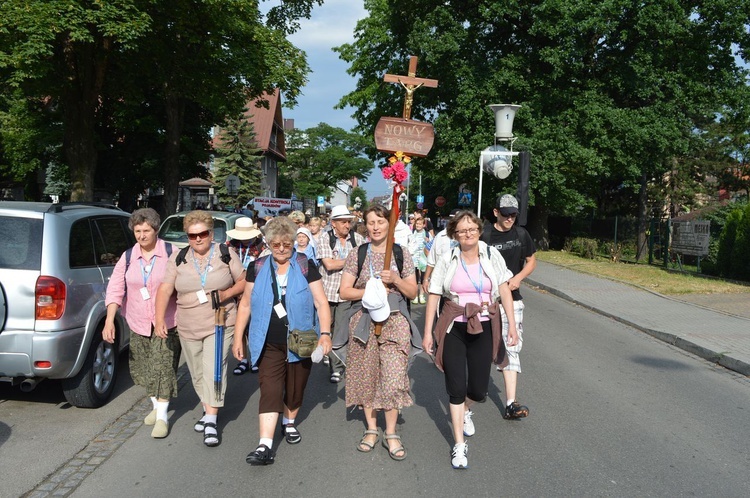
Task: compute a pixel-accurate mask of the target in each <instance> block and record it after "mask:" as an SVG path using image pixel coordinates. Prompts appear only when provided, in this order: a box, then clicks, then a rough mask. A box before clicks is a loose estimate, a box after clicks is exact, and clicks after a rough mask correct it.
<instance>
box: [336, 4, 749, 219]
mask: <svg viewBox="0 0 750 498" xmlns="http://www.w3.org/2000/svg"><path fill="white" fill-rule="evenodd" d="M365 7H366V9H367V10H368V12H369V16H368V17H367V18H365V19H362V20H361V21H360V22H359V23H358V24H357V28H356V32H355V41H354V42H353V43H351V44H346V45H342V46H341V47H338V48H337V50H338V52H339V54H340V57H341V58H342V59H343V60H345V61H347V62H349V63H350V69H349V72H350V74H352V75H354V76H357V77H358V82H357V86H356V89H355V90H354V91H353V92H351V93H349V94H348V95H346V96H344V98H342V99H341V101H340V103H339V105H340V106H342V107H343V106H347V105H349V106H353V107H354V108H355V109H356V111H355V117H356V119H357V120H358V130H359V131H361V132H363V133H369V132H371V131H372V129H373V127H374V124H375V122H376V121H377V119H378V118H379V117H380V116H398V115H400V105H401V102H402V99H403V90H402V89H400V87H398V86H396V85H391V84H385V83H383V82H382V78H383V73H384V72H388V73H394V74H404V72H405V68H406V63H407V62H406V61H407V58H408V56H409V55H416V56H418V57H419V66H418V70H417V75H418V76H423V77H428V78H436V79H439V87H438V88H437V89H424V90H419V91H418V92H417V93H416V96H415V103H414V109H413V117H414V119H421V120H429V121H433V122H434V125H435V134H436V143H435V146H434V148H433V151H432V153H431V154H430V156H429V158H428V160H429V162H430V168H429V170H425V171H424V173H425V175H426V176H427V179H428V180H429V181H435V182H437V183H446V179H448V180H452V181H453V183H455V182H456V180H457V179H462V180H463V179H466V180H469V185H470V186H472V187H476V186H477V183H478V175H477V174H476V173H475V170H476V163H477V158H478V155H479V152H480V151H481V150H482V149H484V148H485V147H487V146H488V145H491V144H492V143H493V140H494V138H493V134H494V133H493V132H494V126H493V124H494V116H493V114H492V111H491V110H490V109H489V108H488V105H489V104H493V103H501V102H508V103H511V102H512V103H518V104H522V106H523V107H522V108H521V109H520V110H519V112H518V114H517V115H516V119H515V125H514V133H515V135H517V136H518V137H519V139H518V141H517V142H516V143H515V150H523V149H526V150H529V151H530V152H531V154H532V158H531V165H532V174H531V192H530V201H531V203H532V205H535V207H536V208H538V209H541V210H544V211H552V212H556V213H560V214H573V213H576V212H579V211H581V210H586V211H590V210H596V211H597V212H599V213H602V214H618V213H619V214H638V215H639V216H641V217H643V216H645V214H646V213H647V211H648V208H649V207H651V206H654V207H655V206H656V205H661V203H662V202H663V199H658V198H657V199H649V198H648V197H647V189H648V187H649V185H652V184H660V183H662V182H663V181H664V179H665V173H667V172H669V171H672V170H673V169H674V161H678V162H682V161H683V160H684V159H686V158H695V157H698V156H700V155H701V153H702V151H703V150H704V148H705V147H704V141H703V137H702V136H701V134H700V130H701V128H702V126H705V125H706V124H707V123H710V122H713V121H714V120H715V119H716V117H717V113H719V112H720V111H722V110H723V108H722V105H721V103H722V102H726V101H727V100H728V99H729V98H730V97H731V96H732V95H733V94H735V93H736V92H738V91H739V89H741V88H744V87H745V85H746V79H745V78H746V76H747V71H746V69H744V68H743V67H742V66H741V65H740V63H741V62H742V59H743V58H744V59H746V54H747V50H748V48H750V44H749V41H750V39H749V38H748V33H747V25H748V22H749V21H750V4H749V3H748V2H746V1H745V0H722V1H718V0H715V1H709V2H702V1H701V2H699V1H697V0H695V1H683V2H674V1H672V0H657V1H654V2H647V3H638V4H634V3H633V2H629V1H625V0H603V1H601V0H597V1H594V0H589V1H580V0H576V1H573V0H532V1H526V2H518V1H510V2H496V1H492V0H475V1H472V2H444V1H440V0H415V1H414V2H409V3H404V2H398V1H395V0H367V1H365ZM738 59H739V60H738ZM420 161H422V160H420ZM487 183H489V185H486V186H485V187H484V188H485V189H488V190H489V194H490V195H487V194H488V192H484V193H483V194H484V195H483V198H484V199H487V201H488V204H489V203H490V202H491V201H492V200H493V199H494V195H492V193H494V192H497V191H501V190H503V191H507V190H512V188H509V187H510V185H508V183H511V180H508V181H506V182H504V183H505V184H501V183H503V182H498V181H496V180H493V181H489V182H486V184H487ZM655 191H659V189H656V190H655ZM488 207H489V206H484V207H483V211H486V209H487V208H488ZM643 231H645V224H644V226H643Z"/></svg>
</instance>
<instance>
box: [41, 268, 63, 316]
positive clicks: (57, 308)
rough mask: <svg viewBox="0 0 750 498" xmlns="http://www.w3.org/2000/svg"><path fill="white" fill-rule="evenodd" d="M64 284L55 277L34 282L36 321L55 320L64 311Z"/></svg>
mask: <svg viewBox="0 0 750 498" xmlns="http://www.w3.org/2000/svg"><path fill="white" fill-rule="evenodd" d="M65 293H66V292H65V283H63V281H62V280H60V279H58V278H55V277H45V276H42V277H39V278H38V279H37V281H36V319H37V320H57V319H59V318H60V317H61V316H62V315H63V312H64V311H65Z"/></svg>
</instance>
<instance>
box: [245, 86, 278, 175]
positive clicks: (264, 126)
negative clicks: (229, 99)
mask: <svg viewBox="0 0 750 498" xmlns="http://www.w3.org/2000/svg"><path fill="white" fill-rule="evenodd" d="M263 101H266V102H268V109H266V107H265V106H264V105H263V104H261V105H260V106H258V104H259V103H260V102H263ZM245 115H246V116H247V117H248V121H250V122H251V123H252V124H253V128H254V129H255V139H256V142H257V144H258V148H260V149H263V153H264V154H266V155H273V156H275V157H276V158H277V159H278V160H281V161H286V146H285V143H284V119H283V117H282V115H281V93H280V92H279V90H278V89H276V90H275V91H274V92H273V93H272V94H268V93H264V94H263V95H261V96H260V97H258V98H257V99H254V100H252V101H250V102H248V104H247V111H246V112H245ZM274 137H275V140H272V138H274Z"/></svg>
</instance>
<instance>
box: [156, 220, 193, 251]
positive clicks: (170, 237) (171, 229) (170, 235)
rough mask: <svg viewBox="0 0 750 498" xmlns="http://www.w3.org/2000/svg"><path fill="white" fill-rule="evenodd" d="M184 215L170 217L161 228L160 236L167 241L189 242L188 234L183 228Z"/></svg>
mask: <svg viewBox="0 0 750 498" xmlns="http://www.w3.org/2000/svg"><path fill="white" fill-rule="evenodd" d="M183 218H184V217H183V216H173V217H171V218H168V219H167V220H166V221H165V222H164V224H163V225H162V227H161V229H160V230H159V238H160V239H162V240H165V241H167V242H184V243H185V244H187V241H188V239H187V235H185V231H184V229H183V228H182V220H183Z"/></svg>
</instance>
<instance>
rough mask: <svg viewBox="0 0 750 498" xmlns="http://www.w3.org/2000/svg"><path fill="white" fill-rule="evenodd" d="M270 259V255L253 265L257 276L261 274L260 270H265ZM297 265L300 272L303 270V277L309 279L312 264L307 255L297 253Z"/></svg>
mask: <svg viewBox="0 0 750 498" xmlns="http://www.w3.org/2000/svg"><path fill="white" fill-rule="evenodd" d="M269 257H270V254H269V255H267V256H263V257H262V258H258V259H256V260H255V262H254V263H253V265H254V267H255V276H256V277H257V276H258V273H260V269H261V268H263V265H264V264H265V262H266V261H268V258H269ZM297 264H298V265H299V268H300V270H302V275H304V276H305V278H307V272H308V270H309V269H308V265H309V264H310V260H309V259H308V257H307V255H305V253H303V252H298V253H297Z"/></svg>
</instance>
